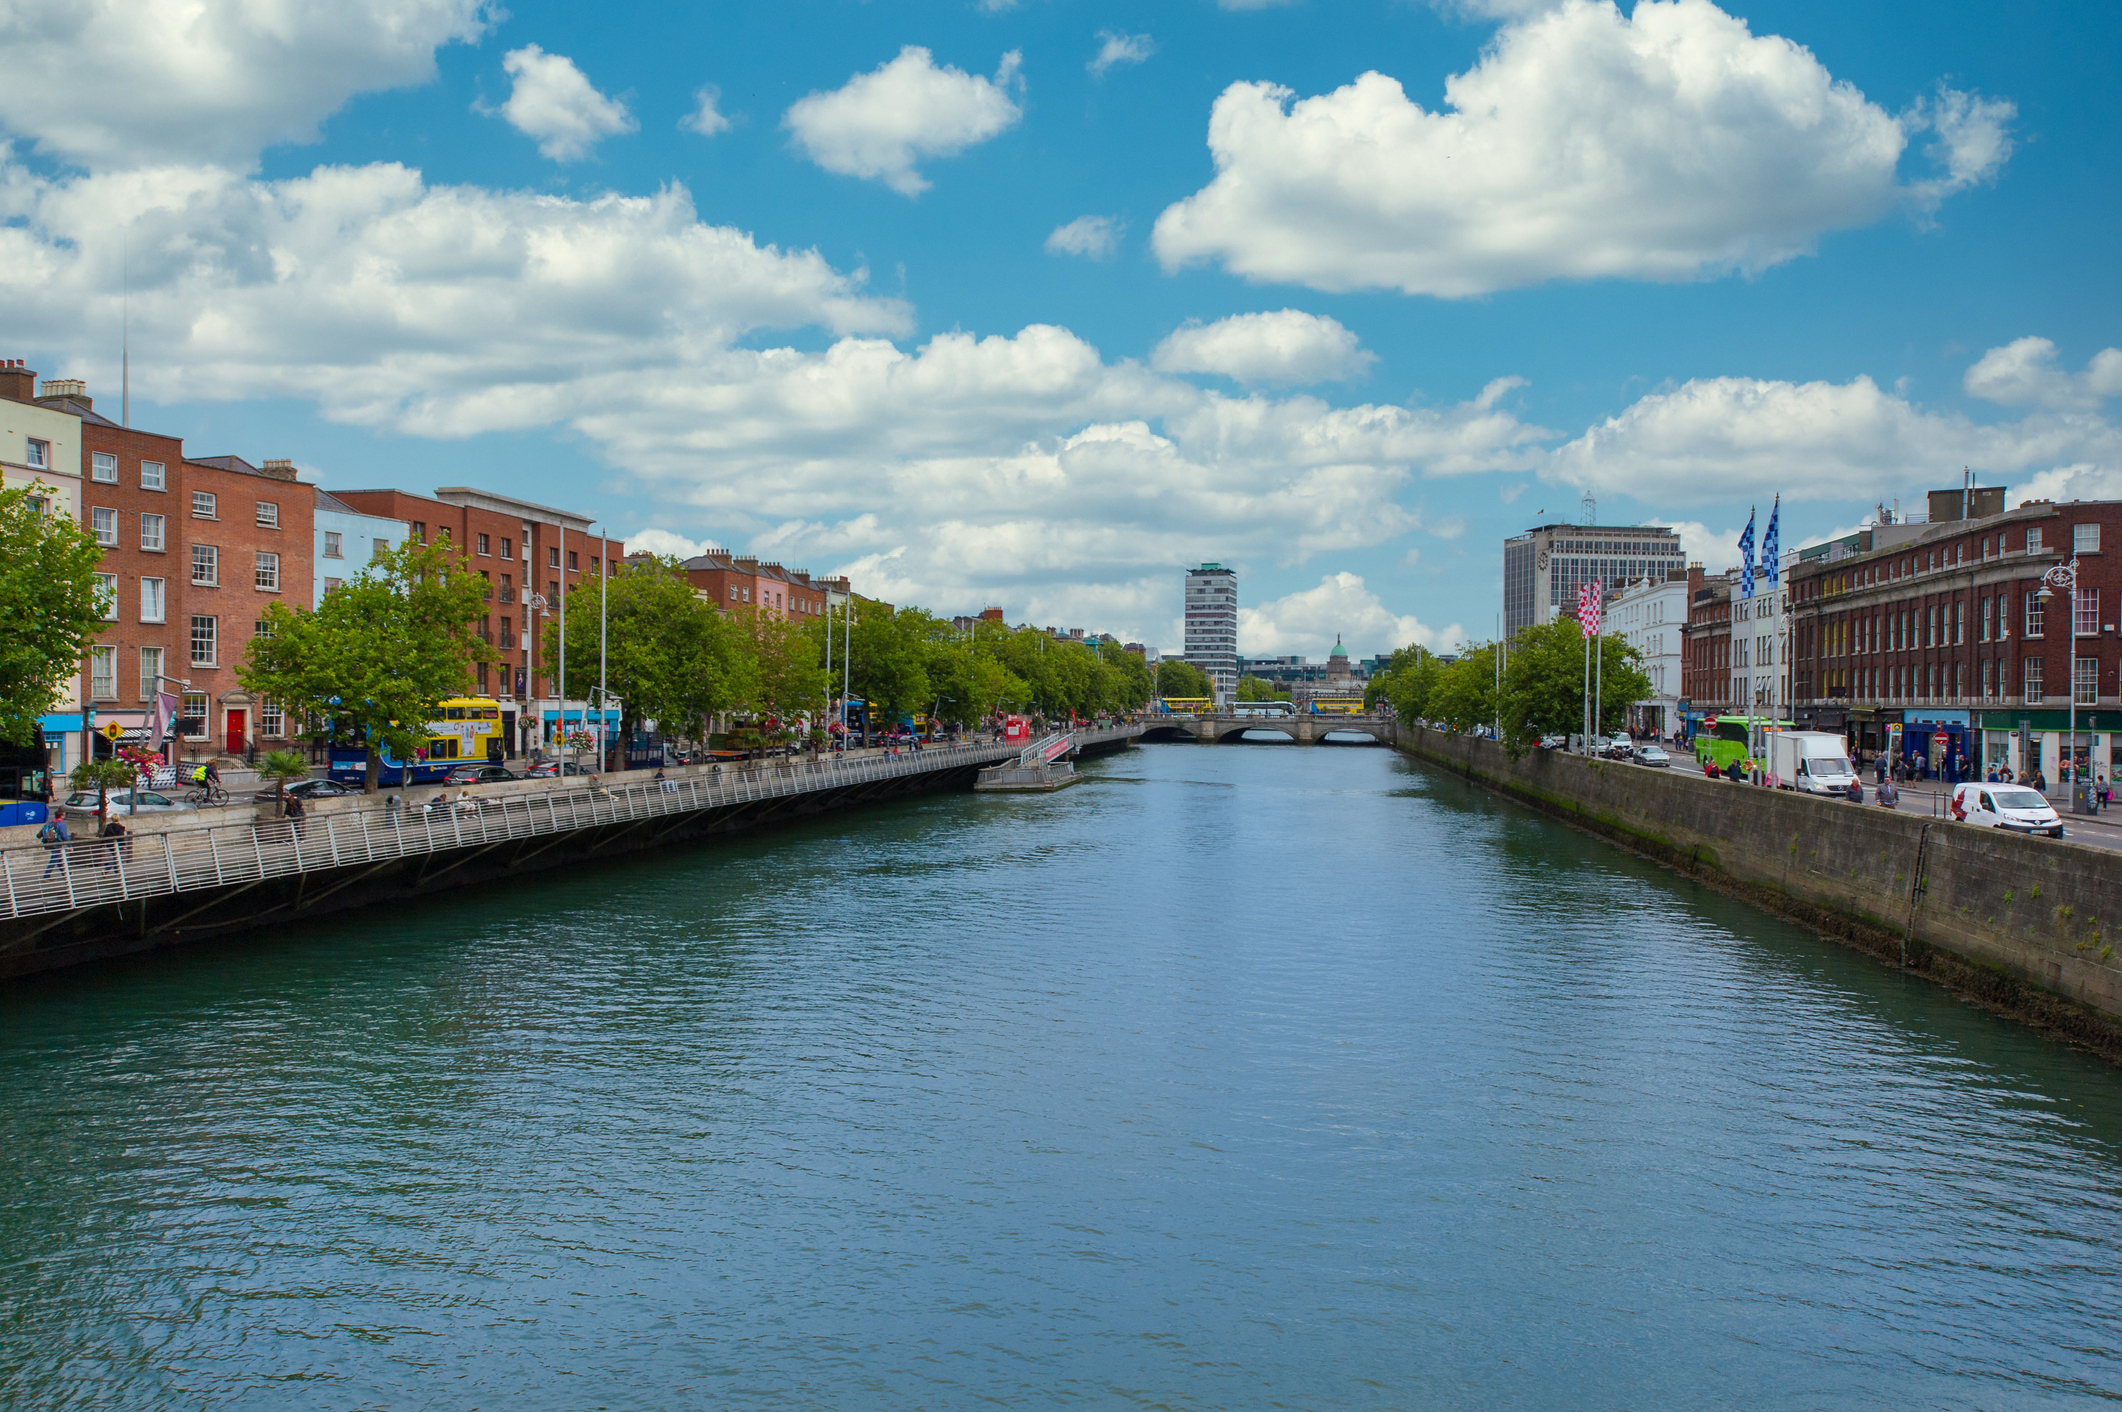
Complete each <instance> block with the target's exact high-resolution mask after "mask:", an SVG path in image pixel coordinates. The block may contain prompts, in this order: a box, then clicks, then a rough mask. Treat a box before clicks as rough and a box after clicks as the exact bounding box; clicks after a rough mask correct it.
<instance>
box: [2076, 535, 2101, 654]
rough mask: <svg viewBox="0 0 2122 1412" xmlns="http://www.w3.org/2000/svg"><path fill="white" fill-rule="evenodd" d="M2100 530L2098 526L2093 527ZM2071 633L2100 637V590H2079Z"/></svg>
mask: <svg viewBox="0 0 2122 1412" xmlns="http://www.w3.org/2000/svg"><path fill="white" fill-rule="evenodd" d="M2093 528H2094V529H2098V528H2099V526H2098V525H2094V526H2093ZM2070 627H2071V633H2072V634H2073V635H2074V636H2077V637H2098V636H2099V635H2100V590H2099V589H2097V588H2081V589H2079V590H2078V611H2077V612H2076V613H2075V614H2073V615H2072V621H2071V625H2070Z"/></svg>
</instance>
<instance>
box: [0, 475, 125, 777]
mask: <svg viewBox="0 0 2122 1412" xmlns="http://www.w3.org/2000/svg"><path fill="white" fill-rule="evenodd" d="M53 494H56V492H53ZM51 499H52V496H51V495H40V494H38V493H37V492H36V491H35V490H33V489H31V488H29V487H19V488H17V489H14V490H6V491H0V741H6V742H7V743H8V744H10V745H34V744H35V743H36V742H37V741H38V740H39V739H40V738H41V737H40V735H39V734H38V726H37V721H38V718H40V717H41V716H43V715H44V714H45V713H47V712H48V711H50V710H51V709H52V708H53V707H54V706H56V705H58V704H59V701H60V700H61V698H62V697H64V696H65V694H66V689H67V684H68V683H69V682H71V681H73V680H75V679H77V678H78V677H79V675H80V672H81V659H82V658H83V657H84V656H85V655H87V652H88V649H89V645H90V644H91V643H93V642H94V641H95V637H96V630H97V629H98V628H99V627H101V626H102V622H103V608H102V604H101V603H100V602H99V601H98V598H97V593H96V567H97V565H99V564H101V563H102V562H103V551H102V550H101V549H99V548H97V547H96V540H95V536H93V535H91V534H90V533H89V532H88V531H86V530H84V529H82V528H81V526H80V525H78V524H75V523H74V522H73V521H72V520H70V519H68V518H67V517H65V516H64V515H55V514H53V513H51V511H50V510H49V509H48V508H46V507H48V506H49V504H50V503H51Z"/></svg>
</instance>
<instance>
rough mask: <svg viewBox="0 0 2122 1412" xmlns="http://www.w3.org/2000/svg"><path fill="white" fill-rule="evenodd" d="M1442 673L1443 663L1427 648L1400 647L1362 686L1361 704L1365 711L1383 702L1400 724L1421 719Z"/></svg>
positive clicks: (1427, 712)
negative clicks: (1366, 683)
mask: <svg viewBox="0 0 2122 1412" xmlns="http://www.w3.org/2000/svg"><path fill="white" fill-rule="evenodd" d="M1443 673H1444V664H1443V663H1441V662H1439V661H1438V660H1437V658H1436V655H1435V654H1434V653H1432V652H1431V651H1430V650H1429V649H1428V648H1426V647H1403V648H1401V649H1400V650H1399V651H1397V652H1395V653H1393V655H1392V656H1391V658H1389V659H1388V660H1387V662H1386V665H1385V670H1384V671H1382V672H1379V673H1377V674H1376V675H1374V676H1373V677H1372V678H1371V679H1370V683H1369V685H1367V686H1366V687H1364V689H1363V704H1364V706H1365V708H1366V709H1368V708H1372V707H1375V706H1376V705H1377V704H1378V702H1380V701H1384V702H1387V703H1388V704H1390V705H1391V706H1392V708H1393V713H1394V714H1395V715H1397V716H1398V717H1399V718H1400V719H1401V720H1403V721H1413V720H1420V719H1423V718H1425V717H1427V716H1428V715H1429V714H1430V709H1429V701H1430V695H1431V693H1433V692H1434V691H1435V690H1436V689H1437V682H1438V681H1439V680H1440V679H1441V678H1442V676H1443Z"/></svg>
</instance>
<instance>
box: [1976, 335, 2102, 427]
mask: <svg viewBox="0 0 2122 1412" xmlns="http://www.w3.org/2000/svg"><path fill="white" fill-rule="evenodd" d="M1960 385H1961V386H1962V387H1963V388H1965V389H1966V390H1967V393H1968V395H1969V396H1971V397H1979V398H1981V399H1983V400H1984V401H1985V402H1995V403H1997V404H1999V405H2000V406H2005V407H2052V408H2058V409H2087V408H2093V407H2097V406H2099V405H2100V403H2101V402H2103V401H2104V400H2106V399H2107V398H2110V397H2116V396H2122V349H2116V348H2103V349H2101V350H2100V351H2099V352H2098V353H2096V354H2094V355H2093V360H2092V362H2091V363H2090V364H2088V365H2087V366H2086V369H2085V371H2084V372H2082V373H2075V374H2074V373H2067V372H2065V371H2064V370H2063V369H2061V368H2059V367H2057V366H2056V345H2055V344H2054V343H2051V342H2050V341H2049V340H2048V339H2045V338H2021V339H2015V340H2013V341H2012V342H2010V343H2007V344H2005V345H2004V346H2003V347H2002V348H1992V349H1990V350H1989V351H1988V352H1987V353H1985V354H1983V355H1982V357H1981V359H1980V360H1979V361H1978V362H1976V363H1975V364H1974V366H1972V367H1970V368H1969V369H1968V370H1967V372H1966V375H1965V376H1963V377H1962V378H1961V380H1960Z"/></svg>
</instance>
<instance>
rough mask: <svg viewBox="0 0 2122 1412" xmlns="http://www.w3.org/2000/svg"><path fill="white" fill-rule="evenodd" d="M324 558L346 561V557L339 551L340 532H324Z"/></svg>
mask: <svg viewBox="0 0 2122 1412" xmlns="http://www.w3.org/2000/svg"><path fill="white" fill-rule="evenodd" d="M324 557H325V558H327V559H344V558H345V557H346V555H344V554H343V553H341V552H340V550H339V531H337V530H326V531H325V532H324Z"/></svg>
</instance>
